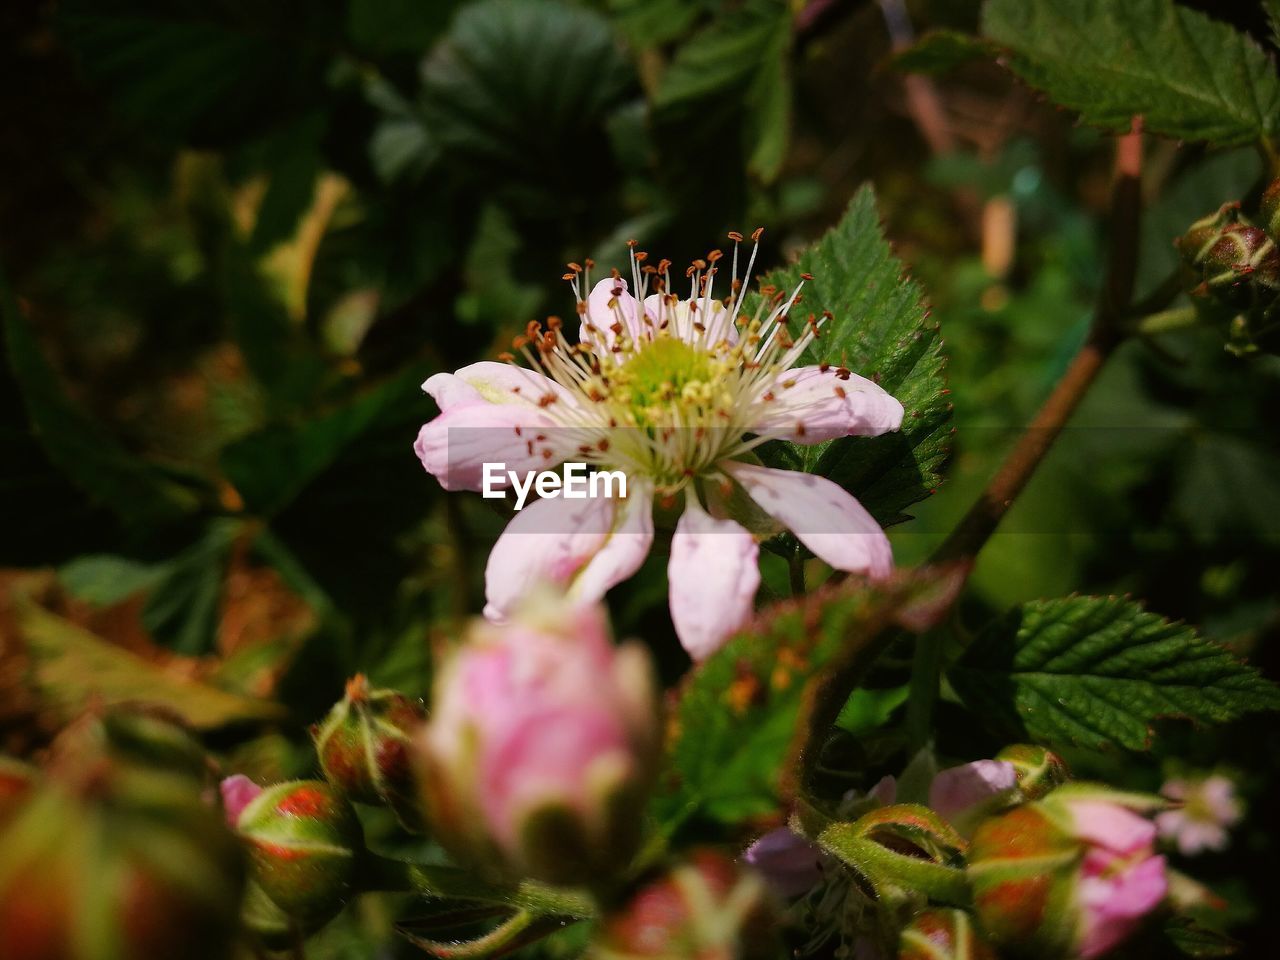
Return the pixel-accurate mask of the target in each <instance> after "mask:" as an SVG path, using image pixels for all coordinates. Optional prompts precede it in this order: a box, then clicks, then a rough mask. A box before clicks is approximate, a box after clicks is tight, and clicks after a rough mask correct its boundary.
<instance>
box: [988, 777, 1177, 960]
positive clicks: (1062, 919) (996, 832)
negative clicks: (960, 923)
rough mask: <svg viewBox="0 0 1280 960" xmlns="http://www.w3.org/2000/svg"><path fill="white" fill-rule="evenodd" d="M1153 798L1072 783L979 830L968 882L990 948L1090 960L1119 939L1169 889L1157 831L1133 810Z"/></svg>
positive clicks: (1149, 805) (1146, 807)
mask: <svg viewBox="0 0 1280 960" xmlns="http://www.w3.org/2000/svg"><path fill="white" fill-rule="evenodd" d="M1158 806H1159V802H1158V801H1153V800H1152V799H1150V798H1147V797H1139V796H1135V795H1132V794H1122V793H1119V792H1117V791H1113V790H1108V789H1107V788H1105V787H1099V786H1094V785H1090V784H1080V783H1073V784H1067V785H1065V786H1062V787H1059V788H1058V789H1056V790H1054V791H1053V792H1052V793H1050V794H1049V795H1048V796H1047V797H1045V798H1044V799H1043V800H1039V801H1036V802H1034V803H1029V804H1024V805H1023V806H1020V807H1015V808H1014V809H1012V810H1010V811H1009V812H1008V813H1005V814H1003V815H1001V816H999V817H994V818H992V819H990V820H987V821H986V822H985V823H983V824H982V825H981V826H980V827H979V828H978V830H977V832H976V833H975V834H974V837H973V841H972V843H971V845H970V848H969V869H968V873H969V880H970V883H971V884H972V887H973V898H974V907H975V909H976V911H977V914H978V919H979V920H980V921H981V923H982V927H983V929H984V930H985V931H986V933H987V935H988V936H990V937H991V939H992V940H993V942H995V943H996V944H997V945H1006V946H1015V945H1016V947H1017V948H1018V949H1019V950H1021V951H1024V952H1027V953H1031V954H1034V955H1035V956H1037V957H1043V958H1045V960H1053V958H1066V957H1079V958H1082V960H1091V958H1093V957H1098V956H1101V955H1102V954H1104V953H1106V952H1107V951H1109V950H1110V949H1111V948H1112V947H1114V946H1116V945H1117V944H1118V943H1120V942H1121V941H1123V940H1124V939H1126V938H1127V937H1128V936H1129V935H1130V934H1131V933H1132V932H1133V931H1134V930H1136V929H1137V927H1138V926H1139V925H1140V924H1141V922H1142V919H1143V917H1145V916H1146V915H1147V914H1148V913H1150V912H1151V911H1152V910H1153V909H1154V908H1155V907H1156V905H1157V904H1159V903H1160V901H1161V900H1163V899H1164V896H1165V893H1166V891H1167V889H1168V881H1167V878H1166V876H1165V865H1164V858H1163V857H1158V856H1155V854H1154V850H1153V843H1154V840H1155V834H1156V828H1155V825H1154V824H1153V823H1151V822H1150V821H1149V820H1147V819H1146V818H1144V817H1142V816H1139V814H1138V813H1137V812H1135V811H1150V810H1153V809H1156V808H1157V807H1158Z"/></svg>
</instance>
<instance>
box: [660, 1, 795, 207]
mask: <svg viewBox="0 0 1280 960" xmlns="http://www.w3.org/2000/svg"><path fill="white" fill-rule="evenodd" d="M790 50H791V10H790V8H789V7H788V5H787V4H786V3H785V2H782V0H749V2H748V3H747V4H746V5H745V6H743V7H742V8H741V9H737V10H733V11H732V12H730V13H728V14H726V15H725V16H723V17H722V18H721V19H719V20H717V21H716V22H715V23H712V24H710V25H709V26H707V27H706V28H705V29H703V30H701V31H700V32H699V33H697V34H696V35H695V36H694V37H693V38H692V39H691V40H690V41H689V42H687V43H685V44H684V45H683V46H681V47H680V48H679V50H677V52H676V55H675V57H674V58H673V59H672V61H671V65H670V66H669V67H668V68H667V71H666V73H665V74H664V75H663V77H662V82H661V84H660V85H659V87H658V90H657V93H656V94H655V96H654V104H653V105H654V110H655V111H657V112H659V113H661V114H662V115H663V116H664V117H666V118H671V119H674V120H676V121H683V122H687V123H690V124H700V123H705V121H706V111H707V110H708V109H716V110H721V109H724V108H725V107H731V108H732V107H737V108H740V109H742V110H743V112H744V122H743V124H742V132H743V137H744V145H745V146H746V147H747V148H748V156H749V161H748V162H749V165H750V169H751V171H752V172H753V173H755V174H756V175H757V176H759V177H760V178H761V179H762V180H764V181H765V182H769V181H771V180H773V179H774V178H775V177H776V176H777V175H778V172H779V170H780V168H781V166H782V161H783V159H784V157H785V155H786V147H787V140H788V127H789V125H790V117H791V84H790V75H789V70H788V58H789V53H790Z"/></svg>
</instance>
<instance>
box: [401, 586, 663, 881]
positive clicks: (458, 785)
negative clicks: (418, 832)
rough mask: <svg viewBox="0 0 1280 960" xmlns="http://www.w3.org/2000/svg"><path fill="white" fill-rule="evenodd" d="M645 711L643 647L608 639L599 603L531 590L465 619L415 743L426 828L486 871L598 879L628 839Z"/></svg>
mask: <svg viewBox="0 0 1280 960" xmlns="http://www.w3.org/2000/svg"><path fill="white" fill-rule="evenodd" d="M657 721H658V711H657V703H656V697H655V692H654V681H653V675H652V669H651V666H650V663H649V659H648V656H647V654H646V652H645V651H644V649H643V648H642V647H639V646H638V645H623V646H621V647H616V648H615V647H614V646H613V644H612V642H611V640H610V637H609V628H608V623H607V621H606V617H605V614H604V610H603V609H602V608H601V607H599V606H595V605H589V606H576V607H575V606H571V605H569V604H567V603H566V602H564V601H552V600H550V599H548V598H545V597H541V598H537V599H536V601H535V603H534V605H532V606H526V607H525V609H524V610H522V611H521V612H520V613H519V615H518V616H517V617H516V618H515V619H514V620H513V621H512V622H510V623H508V624H506V625H502V626H495V625H493V624H488V623H483V622H477V623H476V625H475V626H474V627H473V628H472V632H471V634H470V636H469V638H468V640H467V642H466V643H465V644H464V645H462V646H461V647H459V648H458V649H457V650H456V651H455V652H454V654H453V656H452V657H451V658H450V659H449V660H448V662H447V663H446V664H445V665H444V667H443V668H442V670H441V671H440V673H439V675H438V676H437V680H436V686H435V696H434V704H433V708H432V711H431V720H430V722H429V724H428V725H427V728H426V731H425V733H424V735H423V737H422V738H421V741H420V742H421V747H422V750H421V753H422V760H423V774H424V776H423V780H424V787H425V790H426V793H427V800H428V806H429V809H430V811H431V816H432V821H433V826H434V827H435V828H436V829H435V833H436V835H437V836H438V837H439V838H440V840H441V842H443V843H446V844H449V845H451V846H452V847H453V848H454V849H455V852H457V853H458V854H460V855H462V856H464V857H469V858H470V859H472V860H474V861H476V862H478V863H480V864H483V865H487V866H489V867H491V868H492V869H494V870H496V871H498V872H502V873H507V874H513V875H521V876H535V877H539V878H541V879H543V880H547V881H549V882H553V883H590V882H599V881H601V880H605V881H607V880H608V878H609V876H610V875H611V874H613V873H615V872H616V871H617V870H618V869H619V868H620V867H621V866H623V865H624V864H625V862H626V861H627V860H628V859H629V858H630V856H631V855H632V853H634V850H635V846H636V844H637V842H638V835H637V834H638V825H639V823H640V822H641V820H642V813H641V811H642V804H643V801H644V798H645V795H646V794H647V791H648V786H649V784H650V781H651V779H652V775H653V768H654V766H655V762H656V752H657V748H658V722H657Z"/></svg>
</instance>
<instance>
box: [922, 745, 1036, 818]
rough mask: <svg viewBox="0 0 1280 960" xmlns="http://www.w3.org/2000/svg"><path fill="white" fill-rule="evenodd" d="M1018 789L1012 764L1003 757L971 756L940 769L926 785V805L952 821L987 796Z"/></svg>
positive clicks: (982, 802) (989, 798)
mask: <svg viewBox="0 0 1280 960" xmlns="http://www.w3.org/2000/svg"><path fill="white" fill-rule="evenodd" d="M1017 789H1018V774H1017V771H1015V770H1014V768H1013V764H1011V763H1005V762H1004V761H1003V760H975V761H974V762H973V763H966V764H962V765H961V766H958V767H950V768H949V769H946V770H943V771H941V772H940V773H939V774H938V775H937V776H936V777H934V778H933V783H931V784H930V785H929V806H930V807H932V808H933V810H934V812H935V813H937V814H938V815H939V816H941V817H942V818H943V819H945V820H950V821H952V822H953V823H954V822H955V821H956V820H959V819H962V818H963V816H964V814H965V813H966V812H968V811H970V810H972V809H973V808H975V807H980V806H982V805H983V804H984V803H986V802H987V801H989V800H993V799H994V798H996V797H998V796H1000V795H1001V794H1005V793H1008V792H1009V791H1014V790H1017Z"/></svg>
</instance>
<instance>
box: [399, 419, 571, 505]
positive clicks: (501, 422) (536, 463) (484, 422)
mask: <svg viewBox="0 0 1280 960" xmlns="http://www.w3.org/2000/svg"><path fill="white" fill-rule="evenodd" d="M550 427H551V421H550V419H549V418H548V417H547V415H546V414H545V413H543V412H542V411H541V410H539V409H537V408H536V407H532V406H530V405H527V404H523V403H520V404H497V403H484V402H480V403H466V404H462V405H461V406H451V407H450V408H449V409H448V410H446V411H445V412H444V413H442V414H440V416H438V417H436V418H435V419H434V420H431V421H429V422H427V423H426V424H425V425H424V426H423V427H422V429H421V430H419V431H418V439H417V442H415V443H414V445H413V449H414V452H415V453H417V455H418V459H419V460H421V461H422V466H423V467H425V468H426V471H427V472H428V473H430V474H431V475H432V476H434V477H435V478H436V479H437V480H439V481H440V485H441V486H442V487H444V488H445V489H446V490H480V489H482V487H483V484H484V465H485V464H486V463H497V464H505V467H504V468H503V469H505V470H515V471H518V472H520V473H523V472H525V471H527V470H544V469H547V468H550V467H554V466H555V465H557V464H558V463H560V461H561V460H563V459H564V457H563V456H562V455H561V454H560V452H559V451H557V450H555V449H554V448H553V446H552V444H551V443H550V441H549V440H548V438H549V437H550V436H551V435H552V433H551V430H550V429H549V428H550ZM498 486H499V487H505V486H506V481H505V480H504V481H503V482H502V483H500V484H498Z"/></svg>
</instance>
